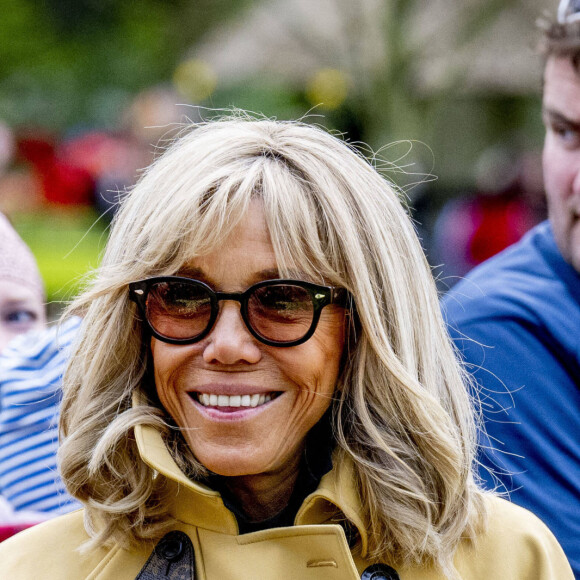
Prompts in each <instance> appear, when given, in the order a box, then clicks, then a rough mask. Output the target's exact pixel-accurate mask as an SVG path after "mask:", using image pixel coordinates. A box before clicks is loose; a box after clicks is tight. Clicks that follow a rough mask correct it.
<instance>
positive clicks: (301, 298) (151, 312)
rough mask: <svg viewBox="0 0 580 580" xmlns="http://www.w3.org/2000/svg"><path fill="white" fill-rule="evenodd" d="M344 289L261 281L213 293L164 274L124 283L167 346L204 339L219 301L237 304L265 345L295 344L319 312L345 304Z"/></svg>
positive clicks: (308, 332) (153, 331)
mask: <svg viewBox="0 0 580 580" xmlns="http://www.w3.org/2000/svg"><path fill="white" fill-rule="evenodd" d="M348 296H349V294H348V292H347V290H346V289H344V288H339V287H334V286H320V285H318V284H311V283H310V282H303V281H301V280H265V281H264V282H258V283H257V284H254V285H253V286H250V287H249V288H248V289H247V290H246V291H245V292H233V293H230V292H215V291H214V290H212V288H210V287H209V286H208V285H207V284H204V283H203V282H200V281H199V280H193V279H192V278H183V277H180V276H164V277H158V278H147V279H145V280H139V281H138V282H132V283H131V284H129V298H130V299H131V300H133V301H134V302H136V303H137V305H138V307H139V309H140V311H141V313H142V315H143V318H144V319H145V321H146V323H147V326H148V327H149V330H150V331H151V334H152V335H153V336H154V337H155V338H157V339H159V340H161V341H163V342H167V343H169V344H192V343H194V342H197V341H199V340H201V339H202V338H204V337H205V336H207V334H208V333H209V332H210V331H211V329H212V328H213V325H214V324H215V321H216V320H217V317H218V314H219V303H220V301H222V300H235V301H236V302H239V303H240V311H241V314H242V319H243V320H244V323H245V325H246V327H247V328H248V330H249V331H250V333H251V334H252V335H253V336H254V337H255V338H257V339H258V340H259V341H261V342H263V343H264V344H267V345H269V346H282V347H285V346H296V345H298V344H302V343H303V342H306V341H307V340H308V339H309V338H310V337H311V336H312V335H313V334H314V331H315V330H316V325H317V324H318V321H319V319H320V314H321V312H322V309H323V308H324V307H325V306H328V305H329V304H336V305H338V306H346V303H347V300H348Z"/></svg>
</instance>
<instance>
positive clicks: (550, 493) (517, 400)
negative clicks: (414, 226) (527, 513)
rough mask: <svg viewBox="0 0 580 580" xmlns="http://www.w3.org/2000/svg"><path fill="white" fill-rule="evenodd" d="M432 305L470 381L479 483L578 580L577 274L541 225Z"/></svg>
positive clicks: (579, 369)
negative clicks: (513, 508) (535, 529)
mask: <svg viewBox="0 0 580 580" xmlns="http://www.w3.org/2000/svg"><path fill="white" fill-rule="evenodd" d="M442 306H443V312H444V315H445V316H446V318H447V322H448V328H449V332H450V334H451V336H452V338H453V340H454V342H455V344H456V346H457V347H458V349H459V350H460V352H461V354H462V355H463V357H464V359H465V362H466V363H467V366H468V369H469V370H470V372H471V373H472V374H473V376H474V377H475V379H476V381H477V383H478V385H479V389H478V391H477V392H476V395H478V396H479V397H480V400H481V404H482V407H483V415H484V421H485V430H486V431H487V434H486V433H485V432H484V431H482V432H481V437H480V443H481V452H480V458H479V459H480V461H481V463H482V465H481V467H480V475H481V477H482V478H483V480H484V484H485V486H486V487H488V488H494V487H496V486H498V485H499V486H500V489H504V490H507V491H509V492H510V496H511V500H512V501H514V502H515V503H517V504H520V505H522V506H524V507H526V508H528V509H529V510H531V511H532V512H534V513H536V514H537V515H538V516H539V517H540V518H541V519H543V520H544V522H545V523H546V524H548V526H549V527H550V528H551V530H552V531H553V532H554V534H555V535H556V537H557V539H558V540H559V542H560V544H561V545H562V547H563V548H564V551H565V552H566V555H567V556H568V558H569V560H570V563H571V565H572V568H573V570H574V573H575V575H576V578H580V275H579V274H578V272H576V271H575V270H574V269H573V268H572V267H571V266H570V265H569V264H568V263H566V262H565V261H564V259H563V257H562V255H561V253H560V252H559V250H558V248H557V246H556V243H555V240H554V236H553V232H552V229H551V226H550V224H549V222H544V223H542V224H540V225H539V226H536V227H535V228H534V229H533V230H531V232H529V233H528V234H527V235H526V236H525V237H524V238H523V239H522V240H521V241H520V242H518V243H517V244H514V245H513V246H511V247H510V248H508V249H507V250H505V251H504V252H502V253H500V254H498V255H497V256H495V257H493V258H491V259H490V260H488V261H487V262H485V263H484V264H482V265H481V266H479V267H477V268H475V269H474V270H472V271H471V272H470V273H469V274H468V275H467V276H466V278H465V279H464V280H462V281H461V282H460V283H458V284H457V285H456V286H454V287H453V289H452V290H451V291H450V292H449V293H448V294H447V295H446V296H445V297H444V298H443V301H442Z"/></svg>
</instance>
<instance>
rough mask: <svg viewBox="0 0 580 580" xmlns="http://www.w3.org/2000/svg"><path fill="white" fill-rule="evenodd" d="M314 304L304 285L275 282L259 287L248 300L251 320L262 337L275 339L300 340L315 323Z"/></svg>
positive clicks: (278, 340) (253, 326)
mask: <svg viewBox="0 0 580 580" xmlns="http://www.w3.org/2000/svg"><path fill="white" fill-rule="evenodd" d="M313 315H314V305H313V303H312V299H311V297H310V294H309V293H308V291H307V290H306V289H304V288H302V287H301V286H293V285H291V284H276V285H272V286H262V287H260V288H258V289H257V290H256V291H255V292H254V293H253V294H252V296H251V297H250V299H249V301H248V319H249V321H250V324H251V325H252V328H253V329H254V330H255V331H256V332H257V333H258V334H260V335H261V336H263V337H264V338H266V339H268V340H273V341H276V342H293V341H295V340H299V339H301V338H302V337H303V336H304V335H305V334H306V333H307V332H308V331H309V330H310V327H311V325H312V318H313Z"/></svg>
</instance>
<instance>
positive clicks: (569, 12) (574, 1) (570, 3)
mask: <svg viewBox="0 0 580 580" xmlns="http://www.w3.org/2000/svg"><path fill="white" fill-rule="evenodd" d="M578 21H580V0H561V2H560V5H559V6H558V22H559V23H560V24H571V23H572V22H578Z"/></svg>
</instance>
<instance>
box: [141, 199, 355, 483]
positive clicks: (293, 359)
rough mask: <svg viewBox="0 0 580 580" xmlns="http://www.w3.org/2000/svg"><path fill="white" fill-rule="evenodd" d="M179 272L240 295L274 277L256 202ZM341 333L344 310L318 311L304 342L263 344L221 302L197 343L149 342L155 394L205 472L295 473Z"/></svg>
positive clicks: (325, 397)
mask: <svg viewBox="0 0 580 580" xmlns="http://www.w3.org/2000/svg"><path fill="white" fill-rule="evenodd" d="M180 275H187V276H190V277H193V278H196V279H199V280H202V281H204V282H206V283H207V284H209V285H210V286H211V287H213V289H214V290H218V291H223V292H239V291H243V290H245V289H246V288H248V287H249V286H251V285H252V284H255V283H256V282H259V281H261V280H265V279H272V278H276V277H277V264H276V260H275V257H274V250H273V247H272V244H271V242H270V237H269V234H268V230H267V228H266V223H265V220H264V214H263V210H262V206H261V202H259V201H254V202H252V204H251V206H250V209H249V211H248V213H247V215H246V217H245V218H244V220H243V221H242V222H241V223H240V225H239V226H238V227H237V228H236V229H235V230H234V232H233V233H232V235H231V236H230V237H229V238H228V239H227V240H226V241H225V243H224V244H223V245H222V246H221V247H220V249H219V250H216V251H215V252H212V253H211V254H208V255H207V256H204V257H202V258H199V259H195V260H193V261H192V262H191V263H189V264H188V265H187V268H186V269H185V270H184V271H183V272H180ZM344 333H345V311H344V309H343V308H340V307H335V306H327V307H325V308H324V309H323V310H322V314H321V317H320V322H319V323H318V326H317V328H316V332H315V333H314V335H313V336H312V338H310V339H309V340H308V341H307V342H305V343H303V344H301V345H298V346H293V347H286V348H280V347H272V346H266V345H264V344H262V343H261V342H259V341H257V340H256V339H255V338H254V337H253V336H252V335H251V334H250V333H249V332H248V330H247V328H246V326H245V324H244V322H243V320H242V318H241V315H240V304H239V303H238V302H234V301H223V302H220V314H219V317H218V319H217V321H216V323H215V326H214V327H213V329H212V331H211V332H210V333H209V335H207V336H206V337H205V338H204V339H202V340H201V341H200V342H197V343H194V344H189V345H171V344H166V343H163V342H161V341H158V340H156V339H152V341H151V350H152V353H153V363H154V372H155V384H156V387H157V392H158V395H159V398H160V400H161V402H162V403H163V405H164V406H165V408H166V409H167V411H168V412H169V413H170V414H171V416H172V417H173V419H174V420H175V421H176V423H177V424H178V426H179V427H181V428H182V429H183V435H184V437H185V439H186V441H187V443H188V444H189V446H190V448H191V449H192V451H193V453H194V454H195V456H196V457H197V459H198V460H199V461H200V462H201V463H202V464H203V465H204V466H205V467H207V468H208V469H209V470H210V471H213V472H214V473H217V474H219V475H223V476H245V475H258V474H276V473H277V474H280V473H285V472H287V471H288V470H290V471H292V470H293V469H298V466H299V461H300V453H301V450H302V448H303V445H304V440H305V437H306V434H307V433H308V431H310V429H311V428H312V427H313V426H314V425H315V424H316V423H317V421H318V420H319V419H320V418H321V417H322V415H323V414H324V412H325V411H326V410H327V409H328V407H329V405H330V403H331V400H332V397H333V394H334V390H335V385H336V381H337V379H338V375H339V367H340V360H341V355H342V351H343V346H344ZM208 396H209V399H210V400H209V401H208ZM214 396H215V397H217V398H218V400H219V397H224V396H229V397H253V398H254V400H255V399H259V402H258V404H257V406H255V407H243V406H241V407H240V406H237V407H236V406H235V404H236V403H237V404H238V405H239V401H237V399H233V400H232V401H231V403H232V404H233V405H234V406H223V407H220V406H218V405H216V404H215V403H216V399H215V398H214ZM211 399H213V400H211ZM202 401H203V402H202ZM222 401H226V402H229V399H222ZM208 402H209V404H208Z"/></svg>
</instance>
